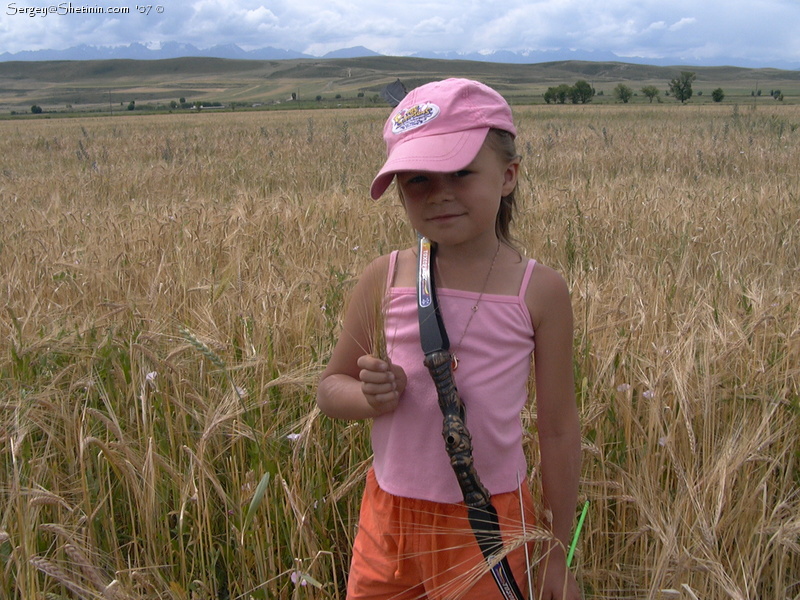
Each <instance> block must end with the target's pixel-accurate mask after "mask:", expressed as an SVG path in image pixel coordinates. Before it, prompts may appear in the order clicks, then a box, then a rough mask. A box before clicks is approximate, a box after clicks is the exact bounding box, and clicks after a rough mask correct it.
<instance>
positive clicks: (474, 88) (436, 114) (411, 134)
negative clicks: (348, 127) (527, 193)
mask: <svg viewBox="0 0 800 600" xmlns="http://www.w3.org/2000/svg"><path fill="white" fill-rule="evenodd" d="M493 128H494V129H502V130H504V131H508V132H509V133H511V134H512V135H514V136H516V135H517V130H516V128H515V127H514V120H513V117H512V115H511V108H510V107H509V106H508V103H507V102H506V101H505V99H504V98H503V97H502V96H501V95H500V94H498V93H497V92H496V91H494V90H493V89H492V88H490V87H489V86H487V85H484V84H482V83H480V82H478V81H472V80H469V79H445V80H444V81H435V82H433V83H428V84H425V85H423V86H420V87H418V88H415V89H413V90H411V91H410V92H409V93H408V95H407V96H406V97H405V98H403V100H402V101H401V102H400V104H399V105H398V106H397V108H395V109H394V111H393V112H392V116H391V117H389V119H388V120H387V121H386V124H385V125H384V127H383V139H384V140H385V141H386V156H387V159H386V162H385V163H384V165H383V167H382V168H381V170H380V171H379V172H378V175H377V176H376V177H375V179H374V180H373V181H372V186H371V187H370V195H371V196H372V198H373V199H374V200H377V199H378V198H380V197H381V196H382V195H383V193H384V192H385V191H386V188H388V187H389V185H390V184H391V183H392V179H393V178H394V176H395V174H396V173H399V172H401V171H434V172H437V173H452V172H455V171H459V170H461V169H463V168H464V167H466V166H467V165H468V164H469V163H471V162H472V160H473V159H474V158H475V156H477V154H478V152H479V151H480V149H481V146H483V142H484V140H485V139H486V134H487V133H489V130H490V129H493Z"/></svg>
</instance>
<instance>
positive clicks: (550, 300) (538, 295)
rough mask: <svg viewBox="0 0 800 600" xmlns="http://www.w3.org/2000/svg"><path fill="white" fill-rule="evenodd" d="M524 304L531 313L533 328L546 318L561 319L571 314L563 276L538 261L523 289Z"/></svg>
mask: <svg viewBox="0 0 800 600" xmlns="http://www.w3.org/2000/svg"><path fill="white" fill-rule="evenodd" d="M525 304H526V305H527V306H528V311H529V312H530V315H531V322H532V323H533V327H534V330H536V329H539V328H540V327H541V326H542V325H543V324H544V323H546V322H547V321H548V320H551V321H552V320H553V319H555V320H561V319H564V318H566V317H567V316H569V318H570V320H571V315H572V299H571V298H570V292H569V287H568V285H567V282H566V280H565V279H564V277H563V276H562V275H561V273H559V272H558V271H556V270H555V269H553V268H551V267H548V266H547V265H544V264H542V263H540V262H537V263H536V268H535V269H534V270H533V273H532V274H531V278H530V281H529V282H528V287H527V289H526V290H525Z"/></svg>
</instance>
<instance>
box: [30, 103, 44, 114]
mask: <svg viewBox="0 0 800 600" xmlns="http://www.w3.org/2000/svg"><path fill="white" fill-rule="evenodd" d="M31 112H32V113H33V114H35V115H40V114H42V107H41V106H39V105H38V104H34V105H33V106H31Z"/></svg>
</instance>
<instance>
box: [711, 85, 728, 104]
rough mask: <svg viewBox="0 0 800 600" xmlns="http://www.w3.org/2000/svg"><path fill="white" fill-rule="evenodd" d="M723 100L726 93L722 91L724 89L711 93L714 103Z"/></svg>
mask: <svg viewBox="0 0 800 600" xmlns="http://www.w3.org/2000/svg"><path fill="white" fill-rule="evenodd" d="M723 98H725V92H723V91H722V88H717V89H715V90H714V91H713V92H711V99H712V100H713V101H714V102H722V100H723Z"/></svg>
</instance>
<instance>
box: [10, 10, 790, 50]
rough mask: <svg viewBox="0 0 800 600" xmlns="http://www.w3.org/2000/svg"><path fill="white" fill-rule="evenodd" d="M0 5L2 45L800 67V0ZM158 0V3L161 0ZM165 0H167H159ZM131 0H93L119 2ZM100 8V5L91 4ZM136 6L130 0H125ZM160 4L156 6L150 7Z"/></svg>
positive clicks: (21, 48) (21, 47)
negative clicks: (567, 51)
mask: <svg viewBox="0 0 800 600" xmlns="http://www.w3.org/2000/svg"><path fill="white" fill-rule="evenodd" d="M28 1H30V2H37V1H38V0H17V2H16V4H15V3H13V2H12V3H11V4H7V5H5V6H4V9H3V10H4V12H5V15H4V16H3V18H2V19H0V51H9V52H18V51H20V50H33V49H42V48H56V49H63V48H68V47H71V46H75V45H78V44H90V45H109V46H113V45H122V44H129V43H132V42H139V43H144V44H151V43H155V44H163V43H165V42H170V41H174V42H185V43H191V44H194V45H196V46H198V47H201V48H207V47H210V46H214V45H218V44H237V45H239V46H241V47H242V48H244V49H245V50H252V49H256V48H262V47H265V46H274V47H278V48H284V49H289V50H298V51H303V52H308V53H312V54H324V53H325V52H328V51H330V50H335V49H338V48H342V47H347V46H355V45H363V46H366V47H368V48H371V49H372V50H375V51H377V52H382V53H386V54H399V55H403V54H412V53H414V52H418V51H423V50H437V51H460V52H475V51H492V50H512V51H521V50H549V49H557V48H580V49H586V50H594V51H606V52H614V53H616V54H618V55H620V56H637V55H638V56H647V57H660V56H665V55H675V53H676V52H678V51H680V52H682V53H684V54H685V53H696V54H698V55H702V56H707V57H708V59H709V60H713V59H714V58H715V57H722V56H730V55H734V56H742V57H759V58H763V59H764V60H769V59H770V58H774V59H779V58H782V59H784V60H791V61H794V62H795V63H797V64H798V65H800V36H798V35H797V33H796V31H795V29H796V26H797V24H798V23H800V2H796V1H795V0H759V1H757V2H752V0H705V1H704V2H702V3H701V2H697V1H696V0H672V1H671V2H669V3H666V2H663V0H637V1H634V0H607V1H606V2H603V3H596V4H593V3H587V2H585V1H583V0H506V2H504V3H503V4H500V5H498V4H494V5H491V6H489V5H488V4H487V3H486V2H485V0H483V1H481V0H462V1H461V2H458V3H456V2H452V1H450V0H429V1H425V2H423V1H422V0H406V1H405V2H403V3H401V4H398V3H376V2H374V1H373V0H274V1H270V2H268V3H267V2H263V1H260V0H241V1H238V2H236V1H234V0H193V1H189V2H184V3H166V2H165V3H164V4H163V5H162V6H163V11H162V12H159V13H156V12H155V10H153V12H152V13H151V14H150V15H141V14H138V13H135V11H134V13H132V14H128V15H117V16H115V17H110V16H104V15H74V14H73V15H48V16H46V17H36V18H31V17H27V16H21V15H19V14H10V13H13V12H14V11H13V9H12V8H10V7H12V6H17V7H21V6H23V2H28ZM156 1H159V0H156ZM161 1H163V0H161ZM127 2H129V0H108V1H105V0H99V1H98V4H99V5H101V6H112V5H113V6H122V5H125V4H126V3H127ZM95 5H97V4H95ZM130 6H131V7H132V8H133V7H134V6H135V4H131V5H130ZM154 6H156V5H154Z"/></svg>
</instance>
